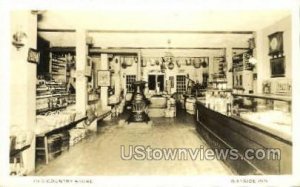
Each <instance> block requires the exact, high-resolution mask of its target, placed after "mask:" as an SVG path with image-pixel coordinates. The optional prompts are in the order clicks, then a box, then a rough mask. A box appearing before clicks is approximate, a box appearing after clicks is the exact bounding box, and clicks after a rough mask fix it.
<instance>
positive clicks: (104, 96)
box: [99, 53, 110, 110]
mask: <svg viewBox="0 0 300 187" xmlns="http://www.w3.org/2000/svg"><path fill="white" fill-rule="evenodd" d="M99 67H100V70H108V55H107V53H101V60H100V66H99ZM100 98H101V103H102V108H103V109H104V110H106V109H110V107H109V106H108V87H104V86H102V87H101V97H100Z"/></svg>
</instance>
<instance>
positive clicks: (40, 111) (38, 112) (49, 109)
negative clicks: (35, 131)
mask: <svg viewBox="0 0 300 187" xmlns="http://www.w3.org/2000/svg"><path fill="white" fill-rule="evenodd" d="M64 108H67V106H60V107H55V108H47V109H41V110H37V111H36V114H37V115H41V114H44V113H46V112H50V111H56V110H60V109H64Z"/></svg>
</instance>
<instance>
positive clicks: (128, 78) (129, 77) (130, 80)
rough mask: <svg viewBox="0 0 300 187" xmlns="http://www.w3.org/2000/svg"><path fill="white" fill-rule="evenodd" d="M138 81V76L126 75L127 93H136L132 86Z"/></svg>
mask: <svg viewBox="0 0 300 187" xmlns="http://www.w3.org/2000/svg"><path fill="white" fill-rule="evenodd" d="M135 81H136V75H126V90H127V93H132V92H133V91H134V89H133V86H132V84H133V83H134V82H135Z"/></svg>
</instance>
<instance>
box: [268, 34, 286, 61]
mask: <svg viewBox="0 0 300 187" xmlns="http://www.w3.org/2000/svg"><path fill="white" fill-rule="evenodd" d="M282 53H283V32H275V33H273V34H270V35H269V55H272V56H273V55H278V54H282Z"/></svg>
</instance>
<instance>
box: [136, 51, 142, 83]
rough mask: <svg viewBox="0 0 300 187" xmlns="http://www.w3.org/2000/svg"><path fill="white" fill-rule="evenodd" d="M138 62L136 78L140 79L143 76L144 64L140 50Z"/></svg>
mask: <svg viewBox="0 0 300 187" xmlns="http://www.w3.org/2000/svg"><path fill="white" fill-rule="evenodd" d="M137 55H138V62H137V75H136V80H137V81H140V80H142V79H141V77H142V69H141V68H142V65H141V52H140V51H139V52H138V54H137Z"/></svg>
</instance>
